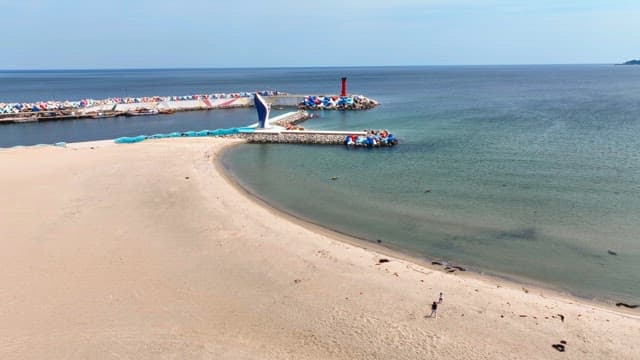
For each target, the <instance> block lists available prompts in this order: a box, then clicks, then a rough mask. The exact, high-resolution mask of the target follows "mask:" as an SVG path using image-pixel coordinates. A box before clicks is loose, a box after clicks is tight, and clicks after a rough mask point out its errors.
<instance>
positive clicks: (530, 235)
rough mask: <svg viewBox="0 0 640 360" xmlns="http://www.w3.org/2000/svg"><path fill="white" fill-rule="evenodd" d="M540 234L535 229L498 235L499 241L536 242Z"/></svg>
mask: <svg viewBox="0 0 640 360" xmlns="http://www.w3.org/2000/svg"><path fill="white" fill-rule="evenodd" d="M537 236H538V234H537V231H536V229H535V228H522V229H516V230H509V231H501V232H500V233H498V238H499V239H516V240H531V241H533V240H536V238H537Z"/></svg>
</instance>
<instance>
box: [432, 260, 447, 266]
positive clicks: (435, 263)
mask: <svg viewBox="0 0 640 360" xmlns="http://www.w3.org/2000/svg"><path fill="white" fill-rule="evenodd" d="M431 265H440V266H442V265H444V264H443V263H442V262H440V261H432V262H431Z"/></svg>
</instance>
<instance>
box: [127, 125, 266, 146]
mask: <svg viewBox="0 0 640 360" xmlns="http://www.w3.org/2000/svg"><path fill="white" fill-rule="evenodd" d="M254 131H255V129H252V128H246V127H242V128H230V129H216V130H200V131H185V132H172V133H169V134H154V135H138V136H125V137H120V138H117V139H115V140H114V142H115V143H116V144H133V143H137V142H141V141H144V140H147V139H164V138H174V137H203V136H224V135H234V134H239V133H249V132H254Z"/></svg>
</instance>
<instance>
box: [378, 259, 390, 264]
mask: <svg viewBox="0 0 640 360" xmlns="http://www.w3.org/2000/svg"><path fill="white" fill-rule="evenodd" d="M388 262H389V259H380V260H378V264H384V263H388Z"/></svg>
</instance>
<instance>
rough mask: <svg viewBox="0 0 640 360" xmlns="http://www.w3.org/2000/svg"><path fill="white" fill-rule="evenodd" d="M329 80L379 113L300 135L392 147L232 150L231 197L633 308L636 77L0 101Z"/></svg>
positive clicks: (271, 75) (507, 77) (223, 83)
mask: <svg viewBox="0 0 640 360" xmlns="http://www.w3.org/2000/svg"><path fill="white" fill-rule="evenodd" d="M341 76H348V77H349V90H350V92H352V93H362V94H365V95H367V96H370V97H372V98H374V99H377V100H379V101H381V103H382V105H381V106H380V107H379V108H377V109H374V110H370V111H364V112H349V113H347V112H322V113H320V118H319V119H317V120H315V119H314V120H311V121H310V122H309V123H307V124H306V125H305V126H307V127H311V128H316V129H357V130H362V129H369V128H375V129H379V128H387V129H390V130H391V131H392V132H393V133H394V134H395V135H397V136H398V137H399V138H400V141H401V144H400V146H398V147H395V148H391V149H373V150H369V149H356V150H351V149H345V148H342V147H327V146H296V145H245V146H241V147H238V148H236V149H234V150H232V151H230V152H228V153H227V154H226V156H225V157H224V159H223V161H224V163H225V166H226V167H227V168H228V169H230V171H231V172H232V173H233V175H234V176H235V177H237V179H238V180H239V182H240V183H241V184H242V185H243V186H245V187H247V188H248V189H250V190H251V191H253V192H255V193H257V194H259V196H261V197H263V198H264V199H266V200H268V201H269V202H270V203H272V204H274V205H275V206H277V207H279V208H282V209H284V210H286V211H289V212H292V213H294V214H296V215H298V216H300V217H303V218H306V219H309V220H310V221H313V222H315V223H318V224H321V225H325V226H327V227H330V228H333V229H336V230H339V231H343V232H346V233H349V234H353V235H356V236H359V237H362V238H366V239H369V240H371V241H376V240H381V241H382V244H383V245H386V246H388V247H390V248H393V249H395V250H400V251H404V252H407V253H409V254H411V255H413V256H417V257H425V258H428V259H436V258H437V259H446V260H449V261H452V262H456V263H460V264H464V265H467V266H469V267H471V268H473V269H476V270H480V271H484V272H487V273H492V274H498V275H503V276H509V277H514V278H518V279H523V280H525V281H532V282H539V283H542V284H546V285H549V286H553V287H556V288H559V289H562V290H566V291H570V292H572V293H574V294H576V295H580V296H585V297H590V298H599V299H613V300H625V301H630V302H634V301H635V302H639V301H640V219H639V215H640V67H632V66H608V65H593V66H592V65H583V66H495V67H488V66H483V67H396V68H389V67H385V68H311V69H226V70H127V71H74V72H0V102H2V101H5V102H6V101H25V100H41V99H50V98H55V99H61V100H63V99H79V98H84V97H94V98H102V97H108V96H124V95H130V96H131V95H136V96H137V95H156V94H157V95H182V94H190V93H198V92H232V91H251V90H263V89H274V90H280V91H287V92H291V93H310V94H324V93H336V92H338V91H339V85H340V84H339V78H340V77H341ZM253 121H255V114H254V111H253V110H251V109H244V110H232V111H212V112H200V113H183V114H176V115H173V116H163V117H152V118H145V119H141V120H137V119H136V120H132V119H125V118H121V119H103V120H91V121H88V120H78V121H68V122H59V123H46V124H19V125H7V126H1V127H0V146H11V145H17V144H35V143H52V142H56V141H80V140H94V139H105V138H113V137H117V136H124V135H137V134H144V133H156V132H164V131H179V130H199V129H212V128H219V127H230V126H240V125H246V124H248V123H251V122H253ZM333 176H337V177H338V180H336V181H331V180H330V178H331V177H333ZM427 190H430V191H428V192H427ZM608 250H612V251H614V252H615V253H617V255H611V254H609V253H608Z"/></svg>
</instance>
